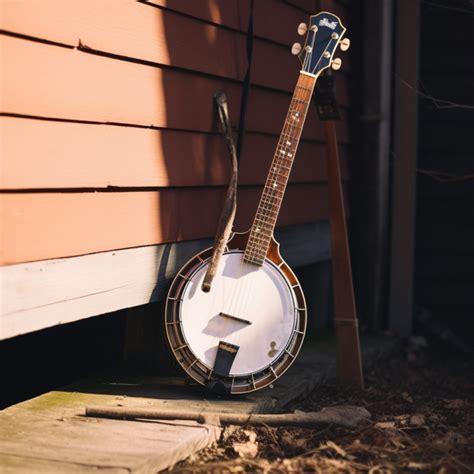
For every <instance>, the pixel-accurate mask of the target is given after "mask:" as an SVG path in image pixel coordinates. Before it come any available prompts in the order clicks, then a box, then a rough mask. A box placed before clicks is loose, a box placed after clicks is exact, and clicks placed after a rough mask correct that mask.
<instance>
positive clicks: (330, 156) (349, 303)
mask: <svg viewBox="0 0 474 474" xmlns="http://www.w3.org/2000/svg"><path fill="white" fill-rule="evenodd" d="M324 132H325V138H326V145H327V157H326V158H327V166H328V190H329V216H330V223H331V256H332V277H333V286H334V323H335V327H336V351H337V360H336V366H337V378H338V381H339V382H340V383H341V384H344V385H356V386H358V387H360V388H363V387H364V378H363V375H362V360H361V353H360V342H359V327H358V321H357V313H356V306H355V298H354V287H353V284H352V268H351V257H350V253H349V242H348V238H347V226H346V213H345V210H344V195H343V192H342V179H341V169H340V164H339V154H338V148H337V137H336V125H335V122H334V120H325V121H324Z"/></svg>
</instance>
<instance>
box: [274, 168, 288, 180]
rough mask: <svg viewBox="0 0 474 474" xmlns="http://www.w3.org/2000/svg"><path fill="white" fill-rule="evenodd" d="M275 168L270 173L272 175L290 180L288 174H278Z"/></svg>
mask: <svg viewBox="0 0 474 474" xmlns="http://www.w3.org/2000/svg"><path fill="white" fill-rule="evenodd" d="M274 168H275V166H274V167H273V168H272V170H271V171H270V173H271V174H274V175H277V176H281V177H282V178H288V174H287V173H286V174H283V173H278V171H275V170H274ZM281 184H284V183H281Z"/></svg>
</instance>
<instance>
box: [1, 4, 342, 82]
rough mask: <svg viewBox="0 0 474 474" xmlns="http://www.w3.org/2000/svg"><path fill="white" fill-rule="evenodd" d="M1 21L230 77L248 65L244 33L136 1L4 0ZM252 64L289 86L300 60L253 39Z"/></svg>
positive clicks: (257, 78) (265, 77) (259, 77)
mask: <svg viewBox="0 0 474 474" xmlns="http://www.w3.org/2000/svg"><path fill="white" fill-rule="evenodd" d="M38 18H40V20H38ZM283 20H284V19H283ZM283 22H284V21H283ZM278 23H280V22H278ZM2 25H3V28H4V29H6V30H9V31H13V32H16V33H22V34H27V35H30V36H34V37H39V38H43V39H47V40H50V41H56V42H60V43H64V44H68V45H71V46H78V45H79V43H81V44H83V45H85V46H87V47H88V48H91V49H94V50H98V51H101V52H106V53H111V54H116V55H121V56H126V57H130V58H134V59H141V60H144V61H149V62H153V63H158V64H162V65H167V66H173V67H179V68H185V69H190V70H193V71H199V72H204V73H208V74H213V75H217V76H222V77H226V78H230V79H234V80H242V79H243V77H244V75H245V71H246V68H247V57H246V37H245V35H243V34H241V33H238V32H235V31H231V30H226V29H222V28H219V27H216V26H213V25H209V24H206V23H202V22H199V21H196V20H193V19H192V18H187V17H184V16H181V15H178V14H176V13H173V12H170V11H167V10H162V9H150V8H148V7H147V6H146V5H143V4H142V3H137V2H117V3H115V4H114V6H113V7H112V6H111V5H110V4H109V3H108V2H101V1H99V2H78V1H74V2H51V1H49V2H18V1H7V2H6V3H5V4H4V8H3V20H2ZM296 25H297V24H295V25H292V26H293V27H294V28H296ZM253 66H254V67H253V74H252V80H253V82H255V83H256V84H259V85H263V86H267V87H272V88H276V89H281V90H286V91H291V90H293V88H294V82H295V74H294V73H295V71H297V70H298V68H299V62H298V60H297V59H296V58H295V57H294V56H292V55H291V54H290V53H289V50H288V49H287V48H285V47H282V46H279V45H275V44H272V43H269V42H265V41H262V40H259V39H255V41H254V59H253ZM344 69H345V70H347V67H345V68H344ZM339 76H340V75H339ZM341 77H342V76H341Z"/></svg>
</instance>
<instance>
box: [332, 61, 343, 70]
mask: <svg viewBox="0 0 474 474" xmlns="http://www.w3.org/2000/svg"><path fill="white" fill-rule="evenodd" d="M341 66H342V59H340V58H334V59H333V60H332V62H331V67H332V68H333V69H334V70H335V71H337V70H338V69H341Z"/></svg>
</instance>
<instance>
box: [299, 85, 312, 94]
mask: <svg viewBox="0 0 474 474" xmlns="http://www.w3.org/2000/svg"><path fill="white" fill-rule="evenodd" d="M296 89H302V90H305V91H308V92H311V93H313V89H309V88H308V87H303V86H300V85H297V86H296Z"/></svg>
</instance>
